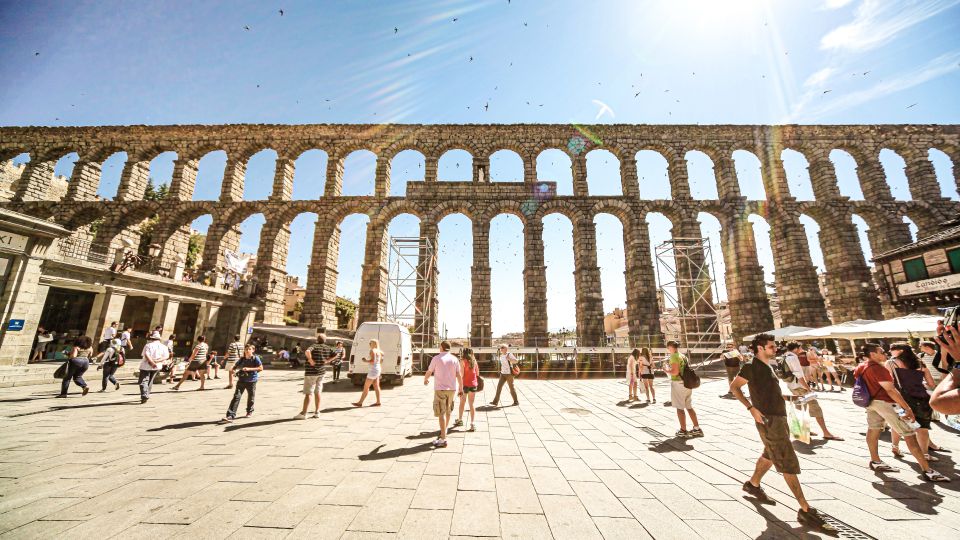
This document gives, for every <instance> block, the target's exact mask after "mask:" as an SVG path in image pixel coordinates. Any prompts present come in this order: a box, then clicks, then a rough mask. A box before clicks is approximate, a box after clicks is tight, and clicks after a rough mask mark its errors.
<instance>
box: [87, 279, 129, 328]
mask: <svg viewBox="0 0 960 540" xmlns="http://www.w3.org/2000/svg"><path fill="white" fill-rule="evenodd" d="M98 296H99V295H98ZM126 301H127V293H126V292H123V291H118V290H116V289H114V288H113V287H107V290H106V292H104V293H103V300H102V301H101V302H100V311H99V312H97V311H93V312H91V313H90V318H91V319H93V320H96V329H95V330H94V332H93V335H92V336H90V337H91V338H92V339H93V340H94V341H99V340H100V336H102V335H103V330H104V329H105V328H106V327H108V326H110V324H111V323H113V322H119V323H123V322H125V321H121V320H120V316H121V315H122V314H123V304H124V303H125V302H126ZM94 307H96V306H94ZM119 332H120V329H119V326H118V327H117V334H118V335H119Z"/></svg>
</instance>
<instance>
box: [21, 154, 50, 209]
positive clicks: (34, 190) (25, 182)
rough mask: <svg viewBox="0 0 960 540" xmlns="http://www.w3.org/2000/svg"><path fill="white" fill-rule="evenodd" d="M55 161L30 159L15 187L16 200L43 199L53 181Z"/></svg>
mask: <svg viewBox="0 0 960 540" xmlns="http://www.w3.org/2000/svg"><path fill="white" fill-rule="evenodd" d="M56 164H57V163H56V162H55V161H40V160H39V159H37V160H36V161H33V160H31V161H29V162H27V163H26V164H25V165H24V168H23V173H21V175H20V180H19V181H18V182H17V185H16V188H14V194H13V200H14V201H42V200H44V199H46V197H47V189H48V188H49V187H50V182H52V181H53V168H54V166H55V165H56Z"/></svg>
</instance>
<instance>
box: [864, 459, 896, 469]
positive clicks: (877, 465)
mask: <svg viewBox="0 0 960 540" xmlns="http://www.w3.org/2000/svg"><path fill="white" fill-rule="evenodd" d="M870 470H871V471H875V472H897V468H896V467H891V466H889V465H887V464H886V463H884V462H882V461H871V462H870Z"/></svg>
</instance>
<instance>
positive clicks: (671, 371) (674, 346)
mask: <svg viewBox="0 0 960 540" xmlns="http://www.w3.org/2000/svg"><path fill="white" fill-rule="evenodd" d="M679 348H680V344H679V343H678V342H676V341H668V342H667V352H669V353H670V356H669V358H668V359H667V366H666V371H667V375H670V404H671V405H672V406H673V408H674V409H676V410H677V420H679V421H680V430H679V431H677V433H676V436H677V437H703V430H701V429H700V423H699V422H698V421H697V411H695V410H693V390H692V389H690V388H687V387H686V386H684V385H683V378H682V377H681V376H680V374H681V373H683V368H684V366H686V365H688V363H689V362H690V360H689V359H688V358H687V356H686V355H685V354H683V353H681V352H680V351H679V350H678V349H679ZM684 413H686V415H689V416H690V421H691V422H692V423H693V428H692V429H691V430H690V431H687V417H686V415H685V414H684Z"/></svg>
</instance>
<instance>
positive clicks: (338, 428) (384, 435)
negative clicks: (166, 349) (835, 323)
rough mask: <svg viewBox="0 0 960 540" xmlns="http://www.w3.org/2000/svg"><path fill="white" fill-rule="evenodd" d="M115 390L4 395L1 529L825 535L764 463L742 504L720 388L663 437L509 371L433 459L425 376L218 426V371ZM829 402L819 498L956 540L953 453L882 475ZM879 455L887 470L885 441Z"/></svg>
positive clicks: (808, 477)
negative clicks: (927, 478) (314, 415)
mask: <svg viewBox="0 0 960 540" xmlns="http://www.w3.org/2000/svg"><path fill="white" fill-rule="evenodd" d="M121 382H122V383H123V385H122V386H121V389H120V391H110V392H107V393H103V394H100V393H93V394H89V395H88V396H86V397H83V398H81V397H79V395H71V397H70V398H69V399H66V400H57V399H53V395H54V393H55V391H56V389H53V388H50V387H37V386H34V387H14V388H4V389H0V429H2V433H3V437H0V539H6V538H51V537H70V538H97V539H98V540H101V539H105V538H111V537H117V538H124V539H130V538H311V539H315V538H397V537H399V538H458V537H464V538H466V537H469V538H478V537H491V538H496V537H502V538H574V539H577V540H581V539H588V538H606V539H612V538H632V539H637V538H639V539H642V538H684V539H686V538H698V537H701V538H710V539H711V540H717V539H721V538H808V537H817V535H816V534H812V533H811V532H810V531H808V530H806V529H804V528H803V527H802V526H800V525H799V524H798V523H796V510H797V503H796V501H795V500H794V499H793V497H792V495H791V494H790V492H789V489H788V488H787V486H786V484H785V482H784V481H783V478H782V477H781V476H779V475H778V474H776V473H775V472H771V473H769V474H768V475H767V476H766V477H765V478H764V487H765V489H766V490H767V492H768V494H769V495H770V496H771V497H772V498H773V499H774V500H776V501H777V504H776V505H775V506H759V505H756V504H754V503H752V502H751V499H749V498H747V497H745V496H744V494H743V492H742V490H741V485H742V483H743V481H744V480H746V478H747V477H748V476H749V475H750V473H751V472H752V470H753V466H754V463H755V461H756V458H757V456H758V454H759V452H760V449H761V446H760V443H759V439H758V437H757V434H756V431H755V429H754V428H753V425H752V424H751V423H750V419H749V417H748V416H747V415H746V414H745V413H744V411H743V410H742V407H740V406H739V404H737V403H736V402H734V401H730V400H725V399H720V398H719V397H718V394H720V393H722V392H723V390H724V386H725V384H724V382H723V381H721V380H717V379H710V378H705V379H704V384H703V386H702V387H701V388H700V389H699V390H697V391H696V392H695V394H694V406H695V407H696V408H697V410H698V413H699V416H700V419H701V425H702V427H703V429H704V431H705V432H706V436H705V437H704V438H702V439H691V440H682V439H676V438H674V437H673V435H672V434H673V433H674V431H676V429H677V421H676V414H675V412H674V410H673V409H672V408H670V407H669V406H665V404H664V403H662V402H660V403H656V404H647V403H636V402H633V403H627V402H624V401H623V394H624V393H625V392H626V388H625V385H624V384H623V382H622V381H620V380H598V379H593V380H562V381H561V380H556V381H535V380H526V379H521V380H519V381H518V385H517V386H518V392H519V394H520V400H521V403H522V406H520V407H504V408H494V407H490V406H487V405H485V404H486V403H487V401H489V399H490V397H492V393H487V394H486V395H481V396H478V399H477V404H478V405H479V410H478V413H477V422H476V424H477V431H476V432H472V433H468V432H466V431H465V430H463V429H457V430H454V431H453V432H451V433H450V435H449V444H448V446H447V447H446V448H443V449H437V450H434V449H432V447H431V445H430V442H431V441H432V440H433V439H434V438H435V437H436V420H435V419H434V418H433V415H432V408H431V403H432V393H431V390H430V389H429V388H424V387H423V386H422V385H420V384H418V383H419V380H418V379H414V380H412V381H408V384H405V385H404V386H400V387H387V388H385V390H384V393H383V403H384V405H383V407H379V408H371V407H365V408H363V409H356V408H354V407H351V406H350V402H351V401H353V400H355V399H356V398H357V391H356V389H355V388H354V387H352V386H350V385H349V383H345V382H341V383H338V384H330V383H329V382H328V384H327V385H326V386H325V389H324V394H323V404H322V407H321V411H322V412H321V415H320V418H318V419H308V420H304V421H295V420H293V419H292V417H293V415H294V414H296V413H297V411H298V408H299V405H300V401H301V395H300V394H299V393H298V389H299V388H300V377H299V376H298V374H296V373H294V372H279V371H276V372H274V371H268V372H265V373H264V375H263V378H262V381H261V382H260V384H259V388H258V392H257V405H256V413H255V415H254V416H253V418H250V419H238V420H237V421H236V422H235V423H233V424H229V425H223V424H219V423H218V422H217V420H218V419H219V418H220V417H221V416H222V415H223V413H224V411H225V408H226V405H227V402H228V401H229V399H230V396H231V392H230V391H228V390H224V389H222V387H223V386H224V382H223V381H217V380H213V381H210V383H211V384H210V387H211V390H210V391H206V392H197V391H193V390H192V388H194V387H195V385H193V386H191V385H189V384H188V385H185V387H184V389H183V390H181V391H180V392H176V393H175V392H171V391H170V390H169V386H166V385H161V386H158V387H157V388H156V389H155V390H156V392H155V395H154V397H153V399H151V400H150V402H148V404H146V405H143V406H141V405H139V403H138V401H139V400H138V399H137V393H136V389H135V386H134V385H132V384H130V383H131V382H132V380H130V379H129V378H128V379H124V380H122V381H121ZM410 383H413V384H410ZM491 386H495V385H491ZM656 387H657V391H658V395H660V396H668V395H669V392H668V386H667V384H666V381H663V380H658V381H657V382H656ZM821 404H822V406H823V409H824V410H825V412H826V417H827V422H828V425H829V426H830V428H831V430H833V431H835V432H836V433H838V434H840V435H843V436H844V437H846V440H845V441H840V442H836V441H831V442H829V443H824V442H823V441H822V440H820V439H818V438H815V439H814V441H813V442H812V444H810V445H805V444H801V443H795V448H796V449H797V452H798V456H799V458H800V463H801V467H802V469H803V473H802V474H801V476H800V478H801V481H802V482H803V484H804V491H805V493H806V495H807V497H808V499H809V500H810V501H811V502H812V504H813V505H814V506H816V507H817V508H819V509H821V510H823V511H824V512H826V513H828V514H829V515H830V516H832V517H834V518H836V519H838V520H840V521H842V522H843V523H845V524H847V525H849V526H851V527H853V528H855V529H856V530H857V531H859V532H861V533H862V534H865V535H868V536H873V537H875V538H889V537H894V536H904V537H910V538H938V539H942V538H950V537H956V536H957V534H958V533H960V477H958V475H957V473H956V470H955V465H954V461H953V459H954V458H953V457H952V456H953V455H954V454H943V455H942V461H941V462H940V463H938V464H937V466H938V469H939V470H941V471H942V472H944V473H945V474H947V475H948V476H950V477H951V478H953V480H954V482H952V483H951V484H938V485H930V484H926V483H924V482H923V481H922V480H921V479H920V477H919V471H918V470H917V468H916V465H915V464H913V463H912V460H911V459H907V460H906V461H901V462H900V463H899V464H898V465H897V466H898V467H899V468H900V470H899V471H898V472H896V473H891V474H885V475H878V474H875V473H873V472H871V471H870V470H869V469H867V467H866V462H867V460H868V459H869V455H868V452H867V451H866V446H865V443H864V440H863V437H864V434H865V431H866V430H865V421H864V415H863V411H862V409H859V408H857V407H855V406H853V405H852V404H851V403H850V402H849V393H845V394H841V393H833V394H831V393H827V394H824V395H822V398H821ZM933 438H934V439H935V440H936V441H937V442H938V443H940V444H941V445H943V446H946V447H948V448H953V449H955V450H957V452H958V453H957V455H958V456H960V438H958V437H957V433H955V432H953V431H952V430H948V429H944V428H942V427H939V426H936V425H935V427H934V430H933ZM881 454H882V455H883V456H884V458H885V459H888V461H890V462H891V463H893V462H894V461H895V460H893V458H892V457H889V456H890V445H889V438H888V437H886V436H885V437H884V438H883V441H882V442H881Z"/></svg>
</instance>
